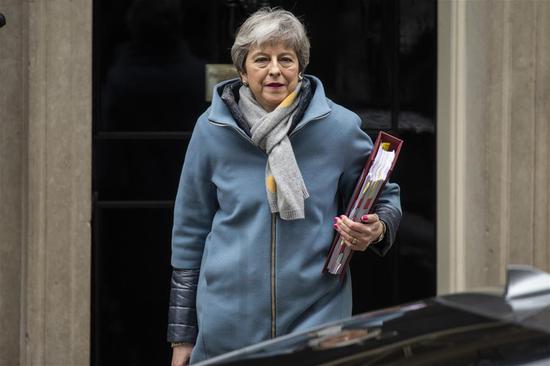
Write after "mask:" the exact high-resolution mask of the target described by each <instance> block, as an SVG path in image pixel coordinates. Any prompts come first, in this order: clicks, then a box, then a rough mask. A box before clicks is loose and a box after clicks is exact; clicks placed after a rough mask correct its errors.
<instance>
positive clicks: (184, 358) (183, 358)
mask: <svg viewBox="0 0 550 366" xmlns="http://www.w3.org/2000/svg"><path fill="white" fill-rule="evenodd" d="M192 350H193V345H192V344H180V345H177V346H175V347H174V348H172V366H187V365H188V364H189V357H191V351H192Z"/></svg>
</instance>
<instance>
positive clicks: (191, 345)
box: [168, 9, 401, 365]
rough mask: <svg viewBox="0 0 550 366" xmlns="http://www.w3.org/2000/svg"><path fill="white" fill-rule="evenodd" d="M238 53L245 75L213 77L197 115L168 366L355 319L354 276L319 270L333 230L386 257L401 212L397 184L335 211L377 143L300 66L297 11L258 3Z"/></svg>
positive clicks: (181, 210)
mask: <svg viewBox="0 0 550 366" xmlns="http://www.w3.org/2000/svg"><path fill="white" fill-rule="evenodd" d="M231 56H232V59H233V63H234V65H235V67H236V68H237V70H238V71H239V74H240V76H241V78H240V80H237V79H235V80H229V81H226V82H223V83H221V84H219V85H217V86H216V88H215V90H214V96H213V100H212V105H211V107H210V108H209V109H208V110H207V111H206V112H205V113H204V114H203V115H202V116H201V117H199V119H198V121H197V124H196V127H195V130H194V132H193V136H192V138H191V141H190V143H189V147H188V151H187V155H186V159H185V163H184V166H183V171H182V175H181V180H180V185H179V189H178V194H177V198H176V205H175V211H174V228H173V241H172V266H173V267H174V271H173V275H172V293H171V304H170V312H169V313H170V314H169V327H168V340H169V341H170V342H172V346H173V362H172V363H173V365H185V364H186V363H187V358H188V357H189V355H190V356H191V357H190V358H191V362H197V361H200V360H203V359H205V358H208V357H212V356H215V355H218V354H221V353H224V352H228V351H231V350H234V349H237V348H240V347H243V346H246V345H250V344H253V343H257V342H260V341H263V340H266V339H270V338H273V337H276V336H279V335H282V334H287V333H290V332H295V331H302V330H305V329H308V328H311V327H313V326H317V325H320V324H322V323H326V322H328V321H333V320H337V319H341V318H345V317H348V316H350V315H351V306H352V302H351V284H350V281H349V274H348V275H347V276H346V277H345V279H344V281H340V280H339V278H338V277H337V276H333V275H330V274H327V273H322V268H323V263H324V260H325V256H326V255H327V252H328V250H329V248H330V244H331V241H332V239H333V236H334V231H333V227H334V229H336V230H337V231H338V232H339V233H340V234H341V235H342V236H343V237H344V238H345V240H346V244H347V245H349V246H350V247H351V248H352V249H353V250H357V251H364V250H365V249H366V248H367V247H369V246H371V247H372V248H373V249H374V250H376V251H377V252H378V253H379V254H382V255H383V254H385V252H386V251H387V250H388V249H389V248H390V246H391V244H392V242H393V239H394V236H395V232H396V230H397V226H398V224H399V221H400V218H401V208H400V203H399V187H398V186H397V185H395V184H387V186H386V188H385V190H384V191H383V193H382V195H381V197H380V199H379V201H378V205H377V207H376V213H375V214H373V215H368V216H367V217H364V222H362V223H358V222H353V221H351V220H350V219H349V218H347V217H345V216H340V217H335V216H336V215H337V214H338V213H339V212H341V211H342V207H343V203H344V202H347V200H348V199H349V196H350V195H351V193H352V190H353V188H354V185H355V183H356V180H357V178H358V176H359V174H360V172H361V169H362V167H363V164H364V162H365V161H366V158H367V156H368V154H369V153H370V151H371V149H372V141H371V140H370V138H369V137H368V136H367V135H366V134H365V133H364V132H363V131H362V130H361V129H360V125H361V121H360V119H359V117H358V116H357V115H356V114H354V113H353V112H351V111H349V110H347V109H345V108H343V107H341V106H339V105H337V104H335V103H333V102H331V101H330V100H329V99H327V98H326V96H325V94H324V91H323V85H322V84H321V81H320V80H319V79H317V78H315V77H313V76H303V71H304V69H305V68H306V66H307V65H308V62H309V40H308V38H307V36H306V33H305V30H304V27H303V25H302V24H301V23H300V21H299V20H298V19H296V18H295V17H294V16H293V15H292V14H291V13H289V12H287V11H284V10H278V9H262V10H259V11H258V12H256V13H254V14H253V15H252V16H251V17H250V18H248V19H247V20H246V22H245V23H244V24H243V25H242V26H241V28H240V29H239V31H238V33H237V36H236V39H235V43H234V45H233V47H232V49H231ZM333 219H334V222H333ZM333 225H334V226H333ZM195 314H196V317H195ZM197 320H198V321H197Z"/></svg>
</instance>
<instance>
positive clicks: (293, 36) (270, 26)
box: [231, 8, 310, 72]
mask: <svg viewBox="0 0 550 366" xmlns="http://www.w3.org/2000/svg"><path fill="white" fill-rule="evenodd" d="M277 42H283V43H284V44H285V46H287V47H291V48H293V49H294V52H296V55H297V56H298V62H299V64H300V71H304V69H305V68H306V66H307V65H308V64H309V47H310V45H309V39H308V38H307V34H306V30H305V27H304V25H303V24H302V22H300V20H299V19H298V18H296V17H295V16H294V14H292V13H291V12H289V11H286V10H283V9H278V8H262V9H260V10H258V11H256V12H255V13H254V14H252V15H251V16H250V17H249V18H248V19H247V20H246V21H245V22H244V23H243V25H241V26H240V28H239V29H238V31H237V35H236V36H235V43H233V47H231V59H232V60H233V65H235V67H236V68H237V70H238V71H239V72H244V71H245V70H244V63H245V60H246V56H247V55H248V52H249V51H250V49H251V48H252V47H261V46H263V45H268V44H273V43H277Z"/></svg>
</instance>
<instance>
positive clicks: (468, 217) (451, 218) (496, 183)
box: [438, 0, 550, 292]
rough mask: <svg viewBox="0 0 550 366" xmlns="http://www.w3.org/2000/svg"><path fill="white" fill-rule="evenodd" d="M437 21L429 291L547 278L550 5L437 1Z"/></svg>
mask: <svg viewBox="0 0 550 366" xmlns="http://www.w3.org/2000/svg"><path fill="white" fill-rule="evenodd" d="M438 22H439V31H440V32H439V34H438V36H439V66H438V73H439V75H438V79H439V80H438V83H439V86H438V88H439V91H438V97H439V100H438V107H439V112H438V129H439V130H438V182H439V183H438V233H439V234H438V274H439V278H438V290H439V291H440V292H447V291H455V290H461V289H470V288H475V287H485V286H496V285H502V284H503V283H504V281H505V268H506V265H507V264H510V263H517V264H529V265H533V266H536V267H538V268H540V269H543V270H547V271H550V231H549V228H550V211H549V208H548V204H549V203H550V201H549V200H550V171H549V169H550V164H549V161H550V149H549V148H548V144H549V142H550V129H549V127H548V123H549V121H550V43H549V42H548V39H547V35H548V34H550V33H549V32H550V1H544V0H522V1H519V0H518V1H514V0H507V1H501V0H487V1H483V0H470V1H440V2H439V19H438Z"/></svg>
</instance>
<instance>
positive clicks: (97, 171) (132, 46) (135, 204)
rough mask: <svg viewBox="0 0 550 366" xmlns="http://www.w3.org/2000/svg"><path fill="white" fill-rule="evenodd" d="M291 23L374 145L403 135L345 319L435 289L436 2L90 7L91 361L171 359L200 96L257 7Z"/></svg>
mask: <svg viewBox="0 0 550 366" xmlns="http://www.w3.org/2000/svg"><path fill="white" fill-rule="evenodd" d="M263 5H270V6H281V7H283V8H285V9H288V10H291V11H293V12H294V13H295V14H296V15H298V16H300V17H301V18H302V19H303V20H304V22H305V23H306V26H307V28H308V31H309V35H310V38H311V43H312V49H311V64H310V66H309V67H308V70H307V73H309V74H313V75H316V76H318V77H319V78H320V79H321V80H322V81H323V82H324V85H325V89H326V92H327V94H328V96H329V97H330V98H331V99H333V100H334V101H336V102H337V103H340V104H342V105H344V106H346V107H348V108H350V109H352V110H354V111H355V112H356V113H357V114H359V115H360V116H361V117H362V118H363V121H364V128H365V130H366V131H367V132H368V133H369V134H371V136H372V137H375V135H376V133H377V132H378V130H386V131H388V132H390V133H392V134H395V135H397V136H399V137H401V138H403V139H404V140H405V145H404V148H403V150H402V153H401V158H400V161H399V163H398V166H397V169H396V171H395V172H394V176H393V180H395V181H397V182H398V183H399V184H400V185H401V188H402V204H403V209H404V216H403V220H402V224H401V227H400V230H399V233H398V236H397V242H396V243H395V245H394V247H393V248H392V250H391V251H390V252H389V254H388V255H387V256H386V257H384V258H378V257H377V256H376V255H374V254H373V253H370V252H367V253H365V254H364V255H357V256H354V259H353V262H352V275H353V283H354V312H356V313H358V312H363V311H367V310H372V309H376V308H380V307H384V306H389V305H394V304H398V303H402V302H407V301H411V300H415V299H419V298H424V297H429V296H432V295H434V294H435V288H436V287H435V285H436V277H435V276H436V273H435V268H436V263H435V260H436V244H435V227H436V226H435V207H436V201H435V197H436V193H435V192H436V191H435V187H436V186H435V163H436V159H435V151H436V145H435V143H436V140H435V129H436V123H435V105H436V99H435V98H436V90H435V85H436V43H437V42H436V14H437V11H436V1H435V0H345V1H338V2H319V1H313V0H304V1H229V0H228V1H215V0H206V1H205V0H201V1H198V0H193V1H190V0H186V1H183V0H135V1H134V0H117V1H108V0H95V1H94V29H93V36H94V48H93V49H94V54H93V67H94V85H93V88H94V101H93V105H94V116H93V197H94V206H93V209H94V217H93V233H94V235H93V258H92V261H93V274H92V278H93V294H92V299H93V303H92V324H93V326H92V365H97V366H99V365H101V366H104V365H119V364H132V365H162V364H164V365H167V364H169V362H170V361H169V360H170V352H171V351H170V348H169V346H168V344H167V343H166V341H165V333H166V322H167V309H168V308H167V306H168V295H169V278H170V271H171V268H170V236H171V221H172V209H173V200H174V198H175V193H176V188H177V184H178V178H179V173H180V169H181V165H182V162H183V159H184V156H185V151H186V147H187V142H188V139H189V137H190V134H191V132H192V129H193V126H194V123H195V120H196V118H197V117H198V115H199V114H200V113H201V112H202V111H203V110H204V109H206V107H207V106H208V103H207V101H206V100H205V93H206V90H205V66H206V65H207V64H228V63H230V57H229V48H230V47H231V44H232V41H233V32H234V30H235V28H236V27H237V26H238V25H239V24H240V23H241V22H242V20H243V19H244V18H245V17H246V15H247V14H249V13H250V12H252V11H253V10H255V9H256V8H258V7H259V6H263Z"/></svg>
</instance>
